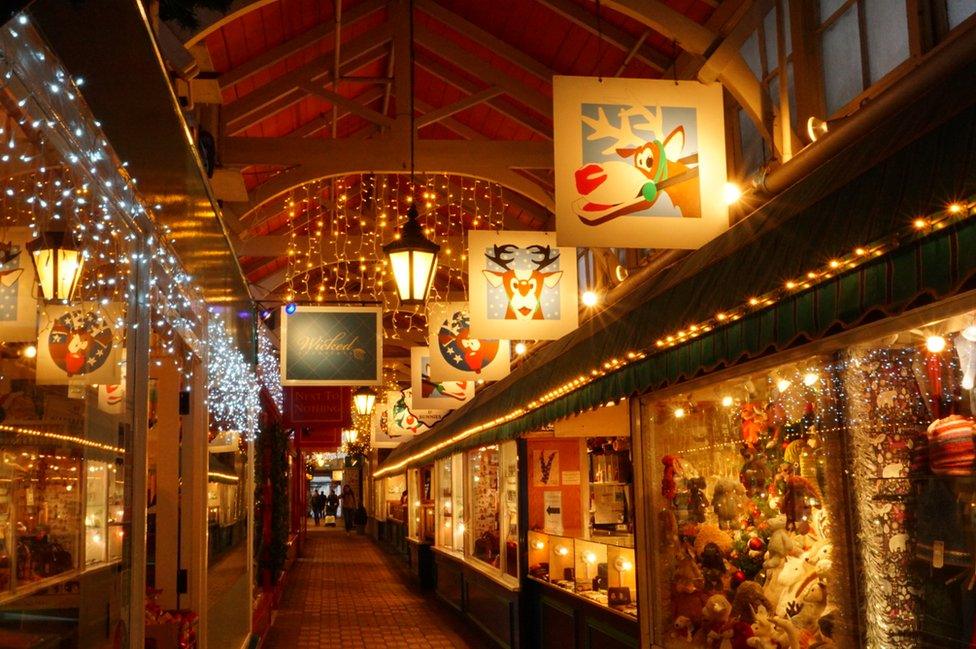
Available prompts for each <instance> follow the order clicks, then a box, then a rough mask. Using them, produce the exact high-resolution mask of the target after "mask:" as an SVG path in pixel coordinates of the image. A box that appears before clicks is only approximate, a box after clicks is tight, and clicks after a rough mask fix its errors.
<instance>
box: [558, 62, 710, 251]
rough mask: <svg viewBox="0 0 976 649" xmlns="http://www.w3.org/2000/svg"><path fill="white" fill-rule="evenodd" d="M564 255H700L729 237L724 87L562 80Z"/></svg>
mask: <svg viewBox="0 0 976 649" xmlns="http://www.w3.org/2000/svg"><path fill="white" fill-rule="evenodd" d="M553 147H554V149H555V167H556V168H555V174H556V176H555V180H556V183H555V184H556V230H557V233H558V237H557V238H558V241H559V245H560V246H586V247H623V248H698V247H699V246H701V245H702V244H704V243H705V242H707V241H709V240H710V239H712V238H713V237H715V236H717V235H719V234H721V233H722V232H723V231H725V230H726V229H727V228H728V227H729V223H728V220H729V219H728V207H727V206H726V204H725V202H724V201H723V199H722V191H723V188H724V185H725V181H726V168H725V123H724V112H723V104H722V87H721V85H720V84H718V83H713V84H707V85H706V84H703V83H699V82H697V81H668V80H663V79H661V80H655V79H596V78H588V77H559V76H557V77H554V78H553Z"/></svg>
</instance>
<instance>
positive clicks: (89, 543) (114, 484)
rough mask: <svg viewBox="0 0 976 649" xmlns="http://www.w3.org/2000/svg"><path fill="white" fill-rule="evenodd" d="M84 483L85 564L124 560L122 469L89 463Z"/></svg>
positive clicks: (103, 463)
mask: <svg viewBox="0 0 976 649" xmlns="http://www.w3.org/2000/svg"><path fill="white" fill-rule="evenodd" d="M85 477H86V484H85V565H86V566H93V565H97V564H99V563H105V562H106V561H118V560H119V559H121V558H122V539H123V538H124V536H125V532H124V529H123V527H122V523H123V519H124V517H125V504H124V490H123V486H124V482H123V480H122V476H121V468H120V467H119V466H117V465H116V464H115V463H110V462H95V461H90V462H88V469H87V475H86V476H85Z"/></svg>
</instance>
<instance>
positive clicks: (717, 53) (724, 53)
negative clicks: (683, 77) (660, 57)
mask: <svg viewBox="0 0 976 649" xmlns="http://www.w3.org/2000/svg"><path fill="white" fill-rule="evenodd" d="M774 4H775V0H755V1H753V2H749V3H746V5H747V8H746V10H745V11H744V12H742V15H741V17H740V18H739V20H738V21H736V22H735V23H734V24H733V25H732V26H731V29H729V32H728V34H727V35H726V36H725V38H724V39H722V42H721V43H719V45H718V47H716V48H715V49H714V50H712V53H711V54H710V55H709V56H708V58H707V59H706V60H705V63H704V65H702V66H701V69H700V70H699V71H698V75H697V76H698V79H699V80H700V81H704V82H705V83H711V82H712V81H715V80H716V79H718V76H719V75H720V74H721V73H722V71H723V70H725V68H726V67H728V65H729V63H731V62H732V60H733V59H734V58H735V57H736V56H738V55H739V51H740V50H741V49H742V45H743V43H745V42H746V40H748V38H749V36H751V35H752V34H753V32H755V31H756V29H757V28H758V27H759V23H760V22H762V20H763V18H764V17H765V16H766V14H767V13H769V11H770V10H771V9H772V8H773V5H774Z"/></svg>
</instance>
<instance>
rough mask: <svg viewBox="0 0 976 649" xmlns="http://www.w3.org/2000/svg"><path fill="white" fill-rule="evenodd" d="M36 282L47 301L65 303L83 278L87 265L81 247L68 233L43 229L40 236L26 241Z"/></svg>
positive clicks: (69, 299)
mask: <svg viewBox="0 0 976 649" xmlns="http://www.w3.org/2000/svg"><path fill="white" fill-rule="evenodd" d="M27 252H29V253H30V258H31V262H32V263H33V264H34V271H35V272H36V273H37V283H38V284H39V285H40V287H41V295H43V297H44V301H45V302H49V303H59V304H66V303H68V302H70V301H71V296H72V294H74V292H75V287H76V286H78V281H79V280H80V279H81V271H82V268H83V266H84V264H85V259H84V256H83V255H82V252H81V250H78V248H77V246H75V245H74V244H73V243H72V241H71V238H70V237H69V236H68V235H67V233H65V232H42V233H41V236H39V237H38V238H36V239H34V240H33V241H29V242H28V243H27Z"/></svg>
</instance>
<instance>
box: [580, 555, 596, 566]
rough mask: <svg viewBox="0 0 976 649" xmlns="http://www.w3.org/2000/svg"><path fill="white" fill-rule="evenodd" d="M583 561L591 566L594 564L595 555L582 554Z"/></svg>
mask: <svg viewBox="0 0 976 649" xmlns="http://www.w3.org/2000/svg"><path fill="white" fill-rule="evenodd" d="M583 561H584V562H586V563H588V564H590V565H591V566H592V565H593V564H594V563H596V554H594V553H593V552H584V553H583Z"/></svg>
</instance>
